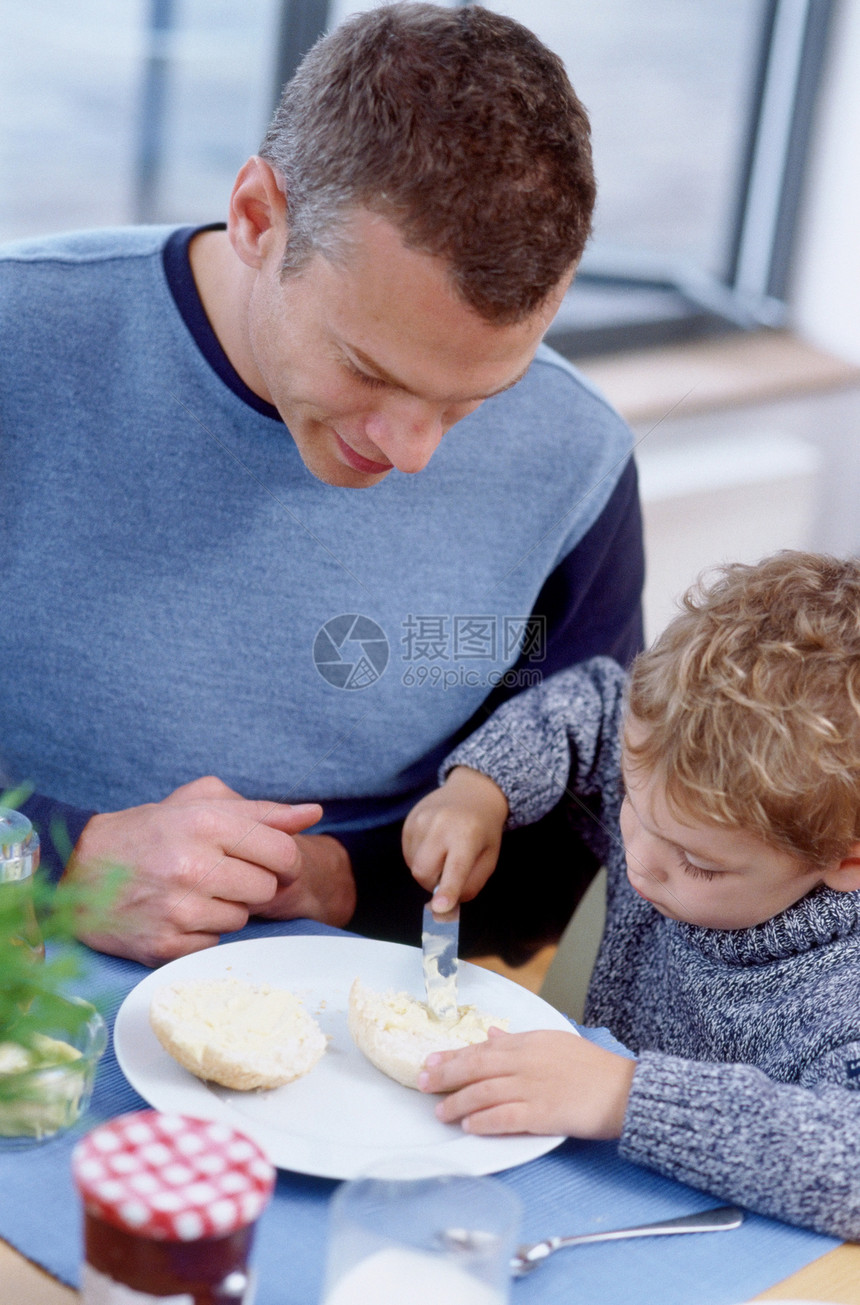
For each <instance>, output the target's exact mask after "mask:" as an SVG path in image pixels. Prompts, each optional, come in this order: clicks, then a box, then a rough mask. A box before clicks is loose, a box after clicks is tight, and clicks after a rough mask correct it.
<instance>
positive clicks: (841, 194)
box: [790, 0, 860, 364]
mask: <svg viewBox="0 0 860 1305" xmlns="http://www.w3.org/2000/svg"><path fill="white" fill-rule="evenodd" d="M834 26H835V30H834V31H833V32H832V37H831V42H830V52H829V60H828V66H827V67H826V69H825V72H824V78H823V83H822V86H821V92H820V98H819V104H818V112H817V117H816V124H815V129H814V133H813V142H812V152H811V161H810V166H809V171H808V176H807V180H806V185H805V193H806V201H805V204H804V208H803V215H802V219H801V226H800V232H799V238H798V242H797V246H796V256H795V275H794V278H793V279H794V285H793V290H792V292H791V296H790V299H791V309H792V321H793V325H794V328H795V330H796V331H797V332H798V333H799V334H800V335H801V336H803V337H804V338H806V339H807V340H809V341H810V342H811V343H813V344H817V345H819V346H820V347H822V348H824V349H826V350H828V351H829V352H831V353H834V354H836V355H838V356H840V357H843V358H846V359H847V360H848V361H850V362H854V363H858V364H860V0H840V3H839V5H838V9H837V12H836V14H835V16H834Z"/></svg>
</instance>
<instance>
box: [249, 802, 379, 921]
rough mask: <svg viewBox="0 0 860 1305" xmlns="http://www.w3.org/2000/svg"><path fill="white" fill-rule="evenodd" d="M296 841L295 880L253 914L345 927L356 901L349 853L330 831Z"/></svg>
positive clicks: (297, 838)
mask: <svg viewBox="0 0 860 1305" xmlns="http://www.w3.org/2000/svg"><path fill="white" fill-rule="evenodd" d="M293 810H298V808H296V807H294V808H293ZM293 843H294V844H295V846H296V851H297V857H296V861H295V862H294V864H293V867H292V871H291V873H292V876H293V879H292V882H291V883H288V884H286V885H284V887H282V888H279V889H278V891H277V892H276V893H275V896H274V897H273V898H272V900H271V901H270V902H268V903H267V905H266V906H264V907H262V908H261V909H260V910H258V911H255V912H254V914H255V915H261V916H263V917H264V918H265V919H267V920H297V919H299V917H301V918H303V919H306V920H321V921H322V922H323V924H334V925H337V926H338V928H343V926H344V925H347V924H349V922H350V920H351V919H352V917H353V915H354V914H355V902H356V893H355V879H354V878H353V874H352V865H351V863H350V859H349V853H348V852H347V850H346V848H345V847H344V845H343V843H339V842H338V840H337V839H336V838H332V836H331V835H330V834H298V835H297V836H296V837H295V838H294V839H293Z"/></svg>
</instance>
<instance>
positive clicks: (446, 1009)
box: [421, 898, 460, 1024]
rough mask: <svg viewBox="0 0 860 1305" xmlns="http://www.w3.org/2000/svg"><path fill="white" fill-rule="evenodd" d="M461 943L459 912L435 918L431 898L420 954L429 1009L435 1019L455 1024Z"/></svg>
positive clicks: (424, 922)
mask: <svg viewBox="0 0 860 1305" xmlns="http://www.w3.org/2000/svg"><path fill="white" fill-rule="evenodd" d="M459 941H460V908H459V906H457V907H455V908H454V910H453V911H447V912H446V913H445V914H444V915H439V916H437V915H434V914H433V902H432V898H431V900H430V901H429V902H428V903H427V905H426V906H425V907H424V918H423V921H422V926H421V953H422V965H423V969H424V987H425V989H426V992H427V1005H428V1007H429V1009H430V1013H431V1014H432V1015H435V1017H436V1019H438V1020H444V1021H445V1023H448V1024H452V1023H453V1022H454V1020H456V1019H457V1014H458V1011H457V967H458V964H459V962H458V960H457V947H458V944H459Z"/></svg>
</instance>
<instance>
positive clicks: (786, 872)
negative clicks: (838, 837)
mask: <svg viewBox="0 0 860 1305" xmlns="http://www.w3.org/2000/svg"><path fill="white" fill-rule="evenodd" d="M641 728H642V727H641V726H638V725H637V724H636V723H635V722H628V726H627V733H628V736H629V737H630V738H631V739H632V740H633V741H634V742H635V740H636V734H637V730H641ZM622 769H623V772H624V785H625V791H626V796H625V798H624V802H623V804H622V807H621V836H622V838H623V840H624V850H625V853H626V855H627V878H628V880H629V881H630V884H631V886H632V887H633V889H634V890H635V891H636V892H637V893H639V895H640V897H644V898H645V899H646V900H647V901H649V902H651V903H652V905H653V906H654V907H655V908H656V909H657V910H658V911H659V912H660V914H661V915H665V916H668V917H669V919H670V920H684V921H686V922H687V923H688V924H699V925H704V926H705V927H706V928H708V929H748V928H750V927H752V925H755V924H762V923H763V921H765V920H769V919H771V917H772V916H774V915H778V914H779V912H780V911H784V910H786V908H787V907H789V906H792V905H793V904H794V903H795V902H798V901H799V900H800V899H801V897H805V896H806V894H807V893H808V892H810V891H811V890H812V889H813V888H815V887H816V885H817V884H819V883H821V882H822V876H821V874H820V873H819V872H817V871H815V870H811V869H809V868H808V867H807V866H805V865H804V864H803V863H802V862H801V861H799V860H798V859H797V858H796V857H793V856H791V855H790V854H789V853H788V852H783V851H781V850H779V849H777V848H773V847H771V846H770V845H769V844H767V843H765V842H763V841H762V839H760V838H759V837H758V836H757V835H754V834H748V833H746V832H744V831H743V830H741V829H727V828H724V827H722V826H719V825H705V824H701V823H697V822H696V821H695V820H691V821H690V822H689V823H687V822H683V821H680V820H678V819H677V818H676V817H675V816H673V815H672V813H671V811H670V810H669V807H668V806H667V803H666V797H665V791H664V785H663V782H662V780H660V779H659V778H658V777H657V776H655V775H653V774H649V773H648V772H646V771H644V770H642V769H641V768H639V767H635V766H633V765H631V763H630V760H629V758H628V757H627V755H626V751H625V756H624V759H623V762H622Z"/></svg>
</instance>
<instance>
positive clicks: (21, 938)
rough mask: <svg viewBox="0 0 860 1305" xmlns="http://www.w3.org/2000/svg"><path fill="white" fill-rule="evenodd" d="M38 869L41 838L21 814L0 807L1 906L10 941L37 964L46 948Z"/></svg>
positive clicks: (42, 957)
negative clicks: (36, 896) (36, 894)
mask: <svg viewBox="0 0 860 1305" xmlns="http://www.w3.org/2000/svg"><path fill="white" fill-rule="evenodd" d="M38 865H39V835H38V834H37V833H36V831H35V830H34V829H33V826H32V824H31V823H30V821H29V820H28V819H27V817H26V816H22V815H21V812H20V811H10V810H9V809H8V808H6V807H0V902H2V904H3V906H4V907H6V906H7V904H8V910H6V909H4V911H3V914H4V916H5V919H6V922H7V924H8V927H9V930H10V935H9V936H10V940H11V941H12V942H13V943H18V944H20V946H22V947H25V948H27V949H28V950H29V951H30V952H31V953H32V955H33V959H34V960H42V959H44V956H45V944H44V942H43V940H42V933H41V930H40V928H39V922H38V920H37V919H36V908H35V905H34V903H33V876H34V874H35V873H36V869H37V867H38Z"/></svg>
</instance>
